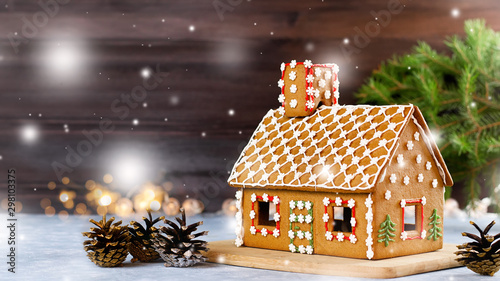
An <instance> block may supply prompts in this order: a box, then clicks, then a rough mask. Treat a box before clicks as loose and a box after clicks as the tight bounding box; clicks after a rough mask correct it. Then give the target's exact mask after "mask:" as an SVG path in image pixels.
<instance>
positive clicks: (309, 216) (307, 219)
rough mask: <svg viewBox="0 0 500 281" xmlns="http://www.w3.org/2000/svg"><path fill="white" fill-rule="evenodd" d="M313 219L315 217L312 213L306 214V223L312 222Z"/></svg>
mask: <svg viewBox="0 0 500 281" xmlns="http://www.w3.org/2000/svg"><path fill="white" fill-rule="evenodd" d="M312 220H313V218H312V216H311V215H306V218H305V221H306V223H311V222H312Z"/></svg>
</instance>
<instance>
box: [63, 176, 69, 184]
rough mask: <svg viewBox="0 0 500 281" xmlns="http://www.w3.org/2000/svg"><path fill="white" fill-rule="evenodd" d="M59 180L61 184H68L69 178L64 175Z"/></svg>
mask: <svg viewBox="0 0 500 281" xmlns="http://www.w3.org/2000/svg"><path fill="white" fill-rule="evenodd" d="M61 182H62V183H63V184H69V182H70V180H69V178H68V177H64V178H62V180H61Z"/></svg>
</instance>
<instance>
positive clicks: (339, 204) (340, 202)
mask: <svg viewBox="0 0 500 281" xmlns="http://www.w3.org/2000/svg"><path fill="white" fill-rule="evenodd" d="M335 205H337V206H342V198H340V197H337V198H335Z"/></svg>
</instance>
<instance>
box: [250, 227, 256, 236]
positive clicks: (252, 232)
mask: <svg viewBox="0 0 500 281" xmlns="http://www.w3.org/2000/svg"><path fill="white" fill-rule="evenodd" d="M250 233H251V234H253V235H255V233H257V229H256V228H255V226H250Z"/></svg>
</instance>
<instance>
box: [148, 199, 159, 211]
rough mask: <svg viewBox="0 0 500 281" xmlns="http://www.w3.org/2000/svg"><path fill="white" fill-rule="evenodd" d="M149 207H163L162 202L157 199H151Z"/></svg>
mask: <svg viewBox="0 0 500 281" xmlns="http://www.w3.org/2000/svg"><path fill="white" fill-rule="evenodd" d="M149 208H150V209H151V210H153V211H158V210H159V209H160V208H161V204H160V202H158V201H156V200H153V201H151V203H150V204H149Z"/></svg>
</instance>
